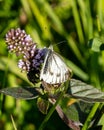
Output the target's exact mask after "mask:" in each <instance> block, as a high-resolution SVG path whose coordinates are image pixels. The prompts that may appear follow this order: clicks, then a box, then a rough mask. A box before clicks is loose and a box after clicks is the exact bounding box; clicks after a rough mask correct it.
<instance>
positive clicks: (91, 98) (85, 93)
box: [67, 79, 104, 103]
mask: <svg viewBox="0 0 104 130" xmlns="http://www.w3.org/2000/svg"><path fill="white" fill-rule="evenodd" d="M67 94H68V95H71V96H72V97H74V98H76V99H81V100H83V101H85V102H89V103H92V102H93V103H94V102H104V92H102V91H100V90H99V89H97V88H94V87H93V86H91V85H88V84H86V83H84V82H82V81H80V80H76V79H71V80H70V86H69V90H68V93H67Z"/></svg>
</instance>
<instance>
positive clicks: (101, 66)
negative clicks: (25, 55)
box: [0, 0, 104, 130]
mask: <svg viewBox="0 0 104 130" xmlns="http://www.w3.org/2000/svg"><path fill="white" fill-rule="evenodd" d="M103 5H104V1H103V0H94V1H90V0H0V45H1V46H0V88H4V87H14V86H30V85H31V84H30V83H29V81H28V80H27V77H26V74H25V73H21V71H20V70H19V69H18V67H17V58H16V56H15V55H14V54H9V55H8V51H7V47H6V44H5V34H6V33H7V32H8V30H10V29H11V28H18V27H20V28H21V29H24V30H25V31H26V33H27V34H30V36H31V37H32V38H33V40H34V42H36V43H37V46H38V47H39V48H43V47H44V46H46V47H49V45H50V44H53V45H54V50H55V51H56V52H57V53H59V54H60V55H62V56H63V57H64V58H65V62H66V64H67V65H68V66H69V67H70V68H71V69H72V70H73V78H76V79H80V80H82V81H85V82H87V83H90V84H93V85H94V86H95V87H97V88H100V89H102V90H103V89H104V88H103V85H104V82H103V77H104V52H103V51H102V52H101V53H97V52H92V51H91V50H89V48H88V45H87V43H88V40H89V39H91V38H93V37H100V38H102V39H103V33H104V6H103ZM60 42H62V43H60ZM59 43H60V44H59ZM0 97H1V99H0V130H14V127H13V123H12V119H11V115H12V116H13V119H14V121H15V124H16V127H17V129H18V130H37V129H38V127H39V126H40V124H41V123H42V121H43V119H44V118H45V115H43V114H42V113H41V112H39V110H38V108H37V104H36V100H30V101H24V100H15V99H14V98H12V97H9V96H3V95H1V96H0ZM45 129H46V130H58V129H60V130H63V129H65V130H69V128H68V127H67V126H66V125H65V124H64V123H63V122H62V120H61V119H60V118H59V117H58V114H57V113H56V112H54V114H53V115H52V117H51V118H50V120H49V121H48V122H47V124H46V127H45Z"/></svg>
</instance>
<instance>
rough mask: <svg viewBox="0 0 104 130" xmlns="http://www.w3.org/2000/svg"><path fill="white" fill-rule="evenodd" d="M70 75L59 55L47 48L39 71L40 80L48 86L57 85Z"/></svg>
mask: <svg viewBox="0 0 104 130" xmlns="http://www.w3.org/2000/svg"><path fill="white" fill-rule="evenodd" d="M70 73H71V72H70V70H69V69H68V67H67V66H66V64H65V63H64V61H63V60H62V58H61V57H60V55H58V54H57V53H56V52H54V51H53V49H50V48H49V49H48V51H47V54H46V57H45V60H44V64H43V67H42V70H41V74H40V79H41V80H43V81H45V82H46V83H49V84H57V83H62V82H65V81H66V80H68V78H69V76H70Z"/></svg>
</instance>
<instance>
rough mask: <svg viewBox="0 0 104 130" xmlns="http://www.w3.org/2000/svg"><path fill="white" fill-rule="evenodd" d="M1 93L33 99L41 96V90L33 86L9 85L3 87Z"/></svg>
mask: <svg viewBox="0 0 104 130" xmlns="http://www.w3.org/2000/svg"><path fill="white" fill-rule="evenodd" d="M0 93H3V94H5V95H9V96H12V97H14V98H19V99H25V100H31V99H34V98H37V97H38V96H39V92H38V91H37V90H36V89H35V88H33V87H13V88H9V87H8V88H3V89H1V90H0Z"/></svg>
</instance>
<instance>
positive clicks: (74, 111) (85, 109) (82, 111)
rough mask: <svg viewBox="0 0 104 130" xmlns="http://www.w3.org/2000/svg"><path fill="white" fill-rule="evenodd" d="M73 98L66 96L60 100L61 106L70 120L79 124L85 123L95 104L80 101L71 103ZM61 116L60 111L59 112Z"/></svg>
mask: <svg viewBox="0 0 104 130" xmlns="http://www.w3.org/2000/svg"><path fill="white" fill-rule="evenodd" d="M70 101H71V99H69V98H68V97H64V98H63V99H62V100H61V101H60V104H59V105H60V107H61V109H62V111H63V113H64V115H65V116H66V118H67V119H68V120H72V121H73V123H74V124H76V125H77V126H82V124H84V122H85V120H86V118H87V116H88V114H89V112H90V110H91V108H92V106H93V104H89V103H87V102H83V101H79V102H76V103H74V104H71V105H70ZM58 113H59V112H58ZM59 116H60V113H59Z"/></svg>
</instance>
